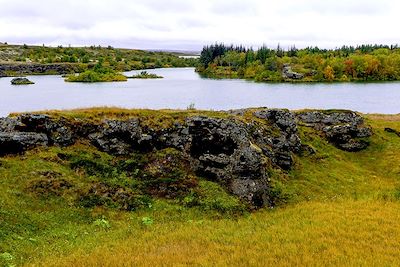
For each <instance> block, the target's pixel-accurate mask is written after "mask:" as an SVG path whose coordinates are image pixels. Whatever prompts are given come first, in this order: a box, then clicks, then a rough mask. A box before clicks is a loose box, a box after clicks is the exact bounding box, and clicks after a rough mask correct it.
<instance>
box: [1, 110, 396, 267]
mask: <svg viewBox="0 0 400 267" xmlns="http://www.w3.org/2000/svg"><path fill="white" fill-rule="evenodd" d="M52 114H54V115H56V114H60V115H63V116H66V117H74V118H78V119H79V118H83V117H84V118H87V119H88V118H91V119H93V120H101V119H103V118H105V117H116V118H121V117H137V116H140V115H142V116H146V117H148V118H149V122H148V123H149V124H150V123H151V125H152V127H155V125H165V124H167V125H168V124H170V123H174V122H176V121H179V120H180V119H181V118H184V117H185V116H187V115H188V114H192V115H197V114H202V112H201V111H194V110H191V111H181V112H180V111H146V110H142V111H140V110H130V111H128V110H125V111H124V110H117V109H91V110H77V111H66V112H62V113H52ZM204 114H207V116H225V115H224V113H218V112H204ZM366 120H367V123H369V124H370V125H371V126H372V129H373V131H374V135H373V136H372V137H371V140H370V141H371V145H370V146H369V147H368V148H367V149H366V150H364V151H361V152H357V153H350V152H344V151H341V150H339V149H337V148H335V147H334V146H333V145H331V144H329V143H328V142H327V141H326V140H325V139H324V138H322V137H321V136H320V134H319V133H317V132H315V131H314V130H312V129H310V128H307V127H300V129H299V130H300V135H301V138H302V141H303V143H305V144H307V145H309V146H311V147H313V148H314V149H315V151H316V153H315V154H312V155H297V156H296V158H295V166H294V168H293V169H292V170H291V171H290V172H289V173H284V172H282V173H275V174H271V177H272V181H271V184H272V186H273V190H274V192H276V194H278V195H279V196H280V197H281V198H282V199H283V200H284V201H282V202H281V203H280V204H279V205H278V206H277V207H275V208H273V209H270V208H265V209H262V210H258V211H254V212H249V211H247V210H246V207H244V206H243V204H241V202H240V201H239V200H238V199H237V198H236V197H233V196H232V195H230V194H228V193H227V192H226V191H225V190H224V189H223V188H222V187H221V186H219V185H218V184H216V183H214V182H211V181H207V180H204V179H202V178H201V177H196V175H195V174H193V173H191V171H190V166H189V165H188V164H187V163H185V162H184V161H182V157H183V155H182V154H181V152H180V151H177V150H175V149H171V148H167V149H162V150H159V151H154V152H148V153H133V154H131V155H129V156H119V157H113V156H110V155H109V154H106V153H103V152H99V151H98V150H97V149H95V148H94V147H92V146H91V145H90V144H88V143H78V144H75V145H73V146H71V147H67V148H59V147H50V148H46V149H45V148H40V149H35V150H32V151H28V152H26V153H25V154H24V155H15V156H6V157H2V158H0V240H1V242H0V266H1V265H3V266H20V265H21V266H99V265H102V266H126V265H138V266H160V265H164V266H172V265H201V266H208V265H218V266H246V265H251V266H266V265H270V266H293V265H302V266H304V265H307V266H343V265H346V266H360V265H363V266H365V265H373V266H374V265H379V266H389V265H399V264H400V261H399V257H398V251H399V250H400V244H399V242H398V240H399V239H400V223H399V222H400V214H399V212H398V210H399V208H400V202H399V201H400V199H399V195H400V193H399V192H400V178H399V174H400V138H399V137H398V136H397V135H396V134H395V133H391V132H385V131H384V128H385V127H390V128H392V129H397V130H400V116H383V115H368V116H366Z"/></svg>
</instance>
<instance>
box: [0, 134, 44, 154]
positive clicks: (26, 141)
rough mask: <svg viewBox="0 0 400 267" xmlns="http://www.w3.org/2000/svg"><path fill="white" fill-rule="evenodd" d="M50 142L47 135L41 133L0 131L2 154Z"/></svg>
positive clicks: (17, 151)
mask: <svg viewBox="0 0 400 267" xmlns="http://www.w3.org/2000/svg"><path fill="white" fill-rule="evenodd" d="M48 143H49V140H48V138H47V136H46V135H45V134H41V133H24V132H11V133H7V132H0V155H6V154H17V153H21V152H24V151H26V150H28V149H31V148H34V147H37V146H47V145H48Z"/></svg>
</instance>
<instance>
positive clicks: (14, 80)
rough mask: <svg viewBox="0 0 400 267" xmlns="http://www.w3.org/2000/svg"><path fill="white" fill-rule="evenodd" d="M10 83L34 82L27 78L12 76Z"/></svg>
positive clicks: (25, 83)
mask: <svg viewBox="0 0 400 267" xmlns="http://www.w3.org/2000/svg"><path fill="white" fill-rule="evenodd" d="M11 84H12V85H28V84H35V83H34V82H32V81H30V80H29V79H28V78H14V79H12V80H11Z"/></svg>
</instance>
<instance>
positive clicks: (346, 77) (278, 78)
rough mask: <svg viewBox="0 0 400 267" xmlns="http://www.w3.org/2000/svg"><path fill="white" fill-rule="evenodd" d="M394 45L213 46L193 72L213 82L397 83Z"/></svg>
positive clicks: (398, 51) (398, 56)
mask: <svg viewBox="0 0 400 267" xmlns="http://www.w3.org/2000/svg"><path fill="white" fill-rule="evenodd" d="M399 66H400V48H399V47H398V46H397V45H392V46H387V45H362V46H357V47H352V46H343V47H341V48H336V49H320V48H318V47H307V48H304V49H297V48H296V47H294V46H293V47H291V48H290V49H288V50H284V49H282V48H281V47H280V46H279V45H278V47H277V48H276V49H271V48H268V47H266V46H262V47H260V48H259V49H257V50H253V49H252V48H246V47H244V46H227V45H224V44H215V45H211V46H206V47H204V48H203V50H202V52H201V56H200V63H199V66H198V67H197V71H198V72H199V73H201V74H203V75H205V76H210V77H215V78H244V79H251V80H255V81H265V82H353V81H364V82H365V81H398V80H400V73H399V72H398V69H399Z"/></svg>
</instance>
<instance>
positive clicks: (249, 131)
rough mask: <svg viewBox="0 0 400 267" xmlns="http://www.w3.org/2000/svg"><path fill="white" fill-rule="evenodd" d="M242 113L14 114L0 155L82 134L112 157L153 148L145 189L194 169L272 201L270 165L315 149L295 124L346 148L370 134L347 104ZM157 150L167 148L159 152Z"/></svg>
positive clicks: (168, 193)
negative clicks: (149, 120)
mask: <svg viewBox="0 0 400 267" xmlns="http://www.w3.org/2000/svg"><path fill="white" fill-rule="evenodd" d="M246 113H247V111H245V110H238V111H230V112H227V114H226V115H228V116H230V117H227V118H213V117H206V116H194V117H187V118H186V120H185V121H184V122H179V123H178V122H176V123H175V124H173V125H172V126H169V127H164V128H161V129H159V128H157V129H152V128H151V127H149V126H142V125H141V123H140V120H139V119H137V118H131V119H125V120H116V119H113V120H111V119H109V120H105V121H103V122H101V123H99V122H92V121H86V120H84V119H82V120H78V119H66V118H58V117H57V118H55V117H51V116H48V115H41V114H22V115H20V116H19V117H17V118H4V119H0V154H1V155H5V154H13V153H20V152H23V151H25V150H27V149H30V148H34V147H36V146H46V145H59V146H68V145H72V144H74V143H75V141H76V140H78V139H80V140H84V141H85V140H89V141H90V142H91V143H92V144H93V145H94V146H96V147H97V148H98V149H99V150H101V151H103V152H107V153H110V154H113V155H117V156H120V155H130V154H131V153H133V152H135V153H138V152H139V153H142V155H143V156H145V157H149V155H152V154H154V153H155V154H157V153H158V152H160V153H161V154H157V155H159V156H158V157H155V158H148V160H147V162H148V165H144V166H142V167H141V168H142V169H141V170H140V171H141V173H142V174H143V179H144V180H143V182H144V183H145V184H146V185H149V187H146V188H147V189H146V190H147V192H148V193H150V194H152V195H159V196H162V197H165V198H174V197H180V196H182V195H185V194H186V193H187V192H188V190H190V189H191V188H193V187H194V186H195V185H196V182H197V180H196V177H195V175H197V176H198V177H203V178H206V179H208V180H210V181H214V182H217V183H219V184H220V185H222V186H223V187H224V188H225V189H226V190H227V191H229V192H231V193H232V194H234V195H236V196H238V197H239V198H241V199H242V200H244V201H246V202H247V203H248V204H249V205H250V206H251V207H254V208H256V207H261V206H265V205H273V203H274V201H273V199H271V196H272V195H273V193H271V190H272V189H271V188H270V178H271V177H269V173H271V170H272V169H274V168H275V169H276V168H281V169H283V170H289V169H290V168H291V167H292V166H293V162H294V157H293V155H294V153H298V154H299V155H312V154H314V153H315V150H314V149H312V148H311V147H308V146H305V145H302V143H301V140H300V138H299V135H298V123H301V124H303V125H305V126H308V127H312V128H314V129H316V130H317V131H320V132H321V133H323V134H324V135H325V136H326V138H327V139H328V140H329V141H330V142H331V143H332V144H334V145H335V146H336V147H338V148H340V149H343V150H346V151H359V150H361V149H364V148H366V147H367V146H368V142H367V140H366V138H367V137H369V136H370V135H371V134H372V132H371V129H370V128H368V127H366V126H365V125H364V121H363V119H362V117H361V116H359V115H357V114H356V113H354V112H350V111H332V112H320V111H308V112H300V113H293V112H290V111H288V110H281V109H261V110H257V111H255V112H254V117H250V118H248V117H247V116H244V115H245V114H246ZM164 149H167V151H170V150H171V149H172V150H173V151H175V152H174V153H172V154H171V153H169V154H168V153H167V154H165V151H164ZM149 152H151V153H149ZM194 174H195V175H194ZM44 183H45V184H44V186H47V184H46V183H47V182H46V181H45V182H44ZM49 186H53V185H52V184H51V183H50V185H49ZM82 197H83V198H82V201H83V202H84V203H86V204H85V205H92V204H93V203H96V202H99V203H100V204H101V203H103V204H104V205H106V204H107V203H114V204H115V203H117V204H118V205H121V207H122V208H123V209H128V210H129V209H133V208H134V207H135V206H136V205H139V204H138V203H139V202H140V201H139V200H138V199H137V196H136V194H135V193H134V192H132V191H129V190H128V191H126V189H124V188H114V187H112V188H111V187H108V186H106V185H105V184H97V185H94V186H93V187H92V188H91V189H89V190H88V191H87V192H85V193H84V194H83V195H82ZM137 201H139V202H137ZM129 203H130V204H129ZM96 205H97V204H96Z"/></svg>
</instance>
